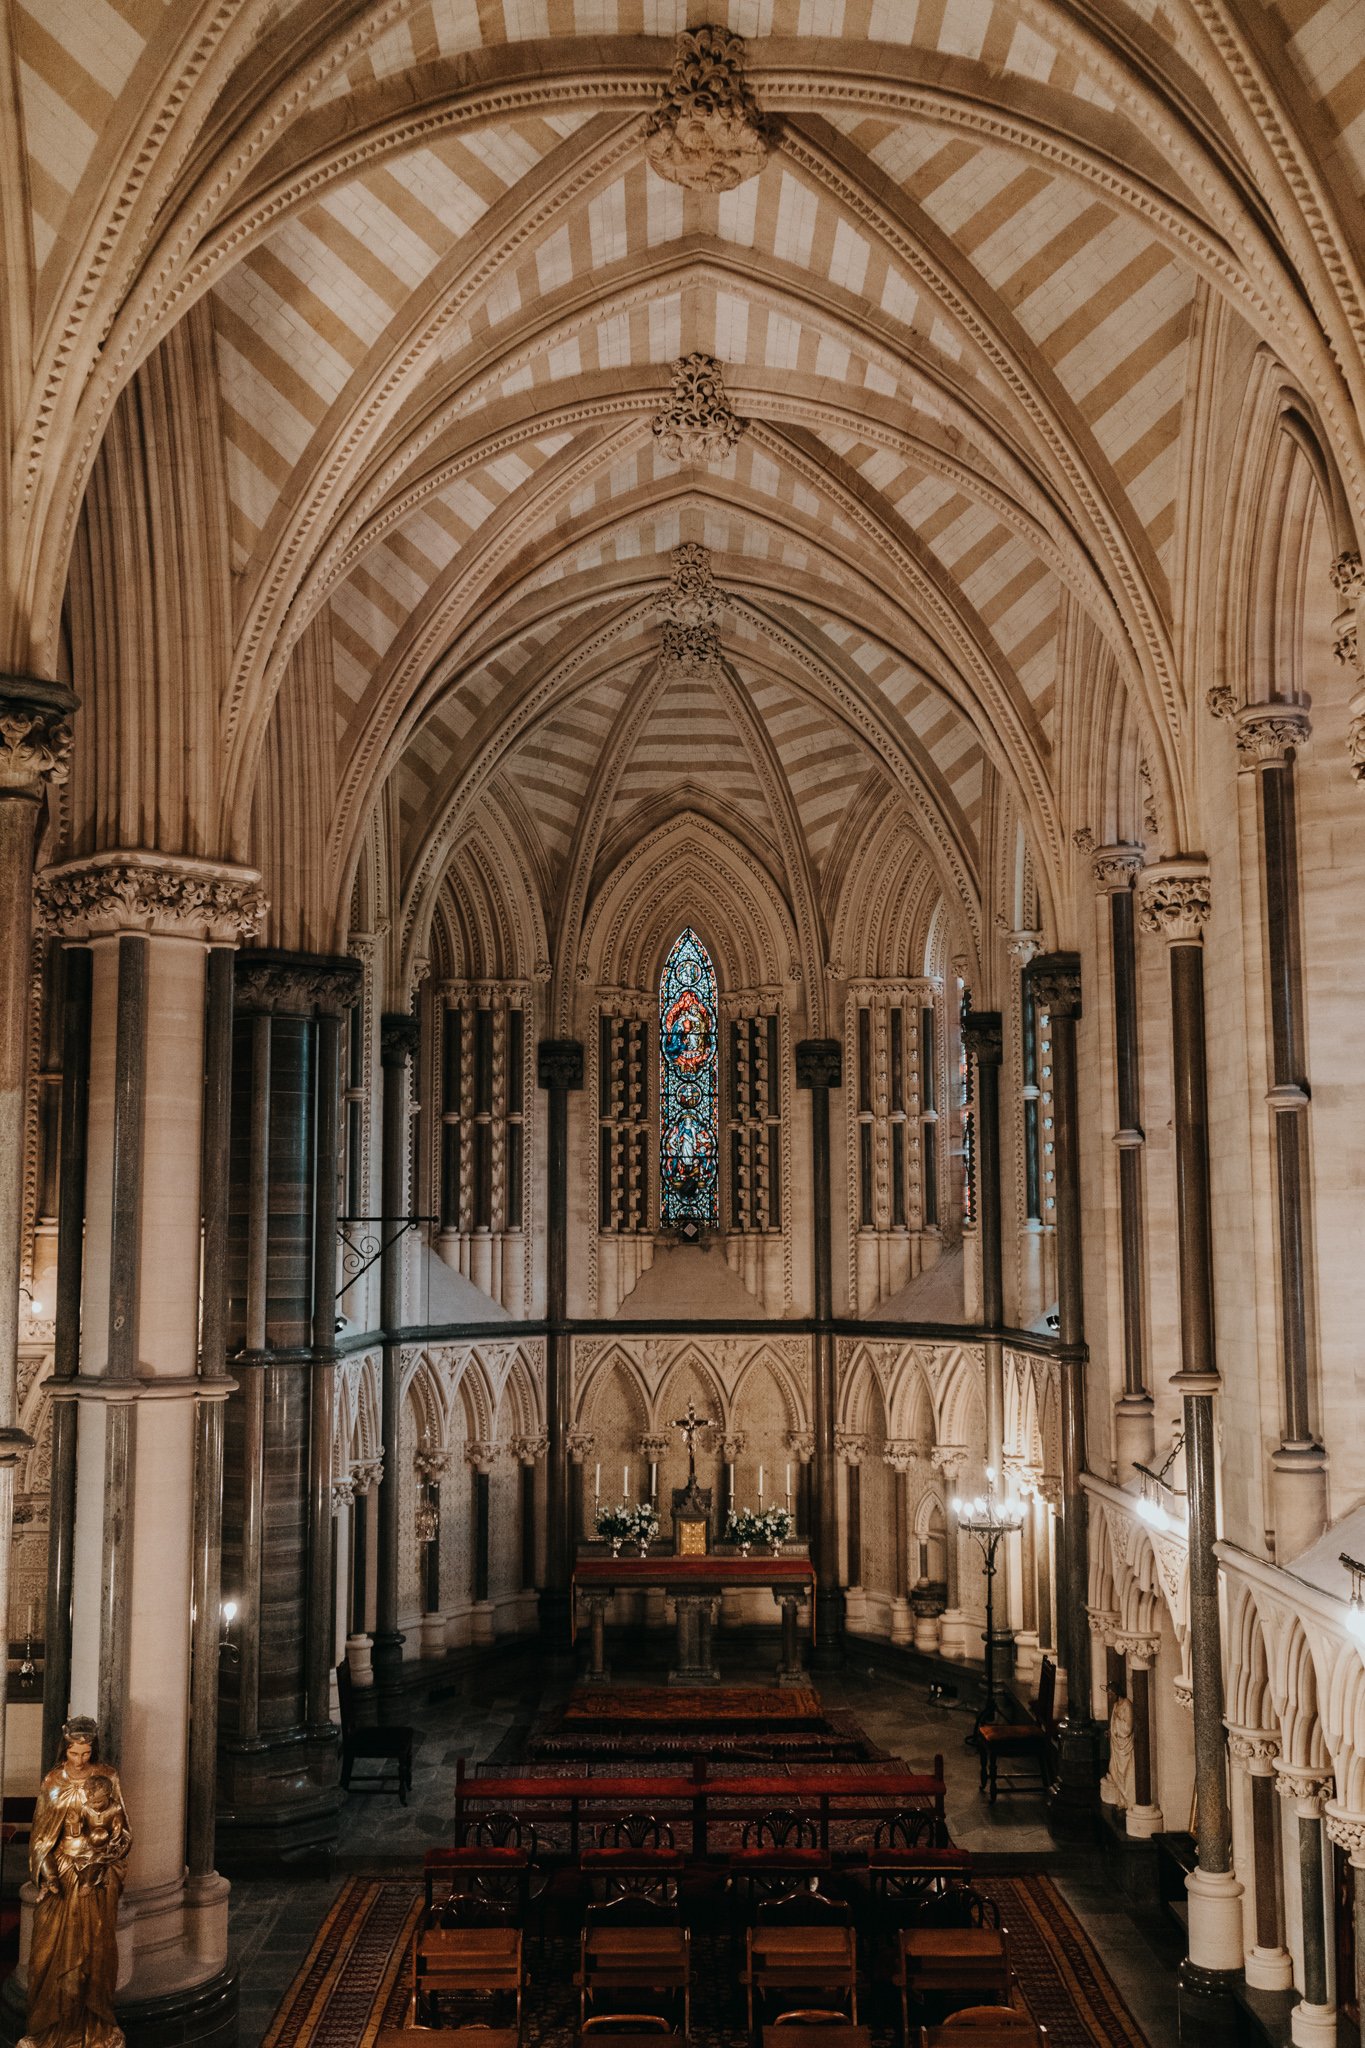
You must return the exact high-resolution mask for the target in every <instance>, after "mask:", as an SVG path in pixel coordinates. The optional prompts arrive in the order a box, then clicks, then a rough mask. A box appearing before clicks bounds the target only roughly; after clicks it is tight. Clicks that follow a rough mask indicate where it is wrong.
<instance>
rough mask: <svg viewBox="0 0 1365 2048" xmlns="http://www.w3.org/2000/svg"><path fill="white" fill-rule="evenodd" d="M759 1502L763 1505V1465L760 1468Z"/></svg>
mask: <svg viewBox="0 0 1365 2048" xmlns="http://www.w3.org/2000/svg"><path fill="white" fill-rule="evenodd" d="M758 1504H759V1506H760V1507H762V1505H763V1467H762V1466H761V1465H760V1466H759V1468H758Z"/></svg>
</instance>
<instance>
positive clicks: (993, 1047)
mask: <svg viewBox="0 0 1365 2048" xmlns="http://www.w3.org/2000/svg"><path fill="white" fill-rule="evenodd" d="M962 1043H963V1045H964V1046H965V1047H966V1050H967V1056H968V1058H969V1059H971V1060H972V1061H974V1063H975V1066H976V1122H975V1132H976V1204H977V1245H978V1249H979V1253H980V1259H981V1322H982V1327H983V1332H984V1335H983V1339H982V1348H983V1351H984V1354H985V1368H986V1463H987V1465H989V1466H990V1467H991V1469H992V1471H994V1473H995V1474H996V1476H997V1480H998V1478H999V1475H1000V1472H1001V1468H1002V1461H1003V1458H1004V1450H1005V1347H1004V1342H1003V1339H1002V1338H1001V1337H1000V1335H999V1331H1000V1327H1001V1324H1002V1323H1003V1322H1004V1318H1005V1289H1004V1261H1003V1258H1002V1255H1001V1238H1000V1063H1001V1060H1002V1058H1003V1057H1004V1027H1003V1025H1002V1023H1001V1018H1000V1012H999V1011H998V1010H969V1011H968V1012H967V1014H966V1016H965V1017H964V1018H963V1020H962ZM992 1333H994V1334H992Z"/></svg>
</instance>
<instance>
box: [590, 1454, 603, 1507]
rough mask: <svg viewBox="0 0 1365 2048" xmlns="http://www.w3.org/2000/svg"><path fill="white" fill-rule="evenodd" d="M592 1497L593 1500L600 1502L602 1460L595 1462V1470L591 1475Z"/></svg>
mask: <svg viewBox="0 0 1365 2048" xmlns="http://www.w3.org/2000/svg"><path fill="white" fill-rule="evenodd" d="M592 1497H593V1499H594V1500H601V1498H602V1460H601V1459H600V1458H599V1459H598V1461H597V1470H596V1471H595V1472H594V1473H593V1475H592Z"/></svg>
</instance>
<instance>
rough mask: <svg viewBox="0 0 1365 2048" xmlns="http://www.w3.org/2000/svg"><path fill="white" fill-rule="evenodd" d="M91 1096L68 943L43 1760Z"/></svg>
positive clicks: (85, 1016)
mask: <svg viewBox="0 0 1365 2048" xmlns="http://www.w3.org/2000/svg"><path fill="white" fill-rule="evenodd" d="M89 1099H90V952H89V948H88V947H85V946H68V947H67V949H66V956H65V960H64V963H63V986H62V1112H61V1116H62V1121H61V1139H60V1142H61V1182H60V1188H59V1192H58V1197H57V1309H56V1322H55V1328H54V1333H53V1347H52V1349H53V1355H52V1379H51V1382H50V1389H51V1395H50V1398H51V1401H52V1494H51V1506H50V1508H49V1514H48V1533H47V1629H46V1634H45V1637H44V1642H45V1646H46V1654H45V1658H44V1666H43V1764H44V1767H45V1768H46V1766H47V1765H48V1764H49V1763H50V1762H51V1760H52V1758H53V1757H55V1756H56V1754H57V1738H58V1736H59V1735H60V1733H61V1728H62V1723H63V1721H64V1720H65V1719H66V1716H67V1711H68V1707H69V1703H70V1696H71V1588H72V1570H71V1546H72V1540H73V1538H74V1536H75V1533H76V1403H75V1400H74V1398H72V1393H73V1392H74V1390H73V1389H72V1388H71V1382H72V1381H73V1380H74V1379H75V1377H76V1375H77V1373H78V1372H79V1371H80V1359H81V1275H82V1270H83V1264H84V1257H85V1161H86V1113H87V1109H88V1106H89Z"/></svg>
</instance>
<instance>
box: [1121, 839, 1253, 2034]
mask: <svg viewBox="0 0 1365 2048" xmlns="http://www.w3.org/2000/svg"><path fill="white" fill-rule="evenodd" d="M1139 918H1140V922H1141V925H1142V929H1143V930H1144V931H1146V932H1151V933H1154V934H1156V935H1157V936H1158V937H1160V938H1162V939H1164V940H1165V942H1166V944H1167V945H1168V947H1169V948H1170V974H1171V1064H1172V1078H1173V1084H1174V1085H1173V1097H1174V1119H1173V1121H1174V1126H1175V1178H1176V1233H1177V1247H1178V1254H1179V1259H1178V1264H1179V1296H1180V1359H1181V1365H1180V1371H1179V1372H1178V1373H1177V1374H1176V1375H1175V1377H1174V1379H1173V1381H1172V1385H1173V1386H1175V1387H1176V1388H1177V1389H1178V1391H1179V1392H1180V1394H1181V1396H1182V1399H1183V1402H1184V1428H1185V1476H1186V1493H1187V1498H1188V1504H1189V1506H1188V1514H1189V1558H1190V1564H1189V1573H1190V1577H1189V1588H1190V1590H1189V1608H1190V1664H1191V1673H1192V1680H1193V1714H1194V1771H1195V1794H1196V1799H1197V1802H1198V1814H1197V1826H1196V1842H1197V1846H1198V1854H1199V1862H1198V1868H1197V1869H1196V1870H1195V1871H1194V1872H1193V1873H1192V1874H1191V1876H1190V1879H1189V1885H1188V1890H1189V1915H1190V1919H1189V1926H1190V1952H1189V1956H1188V1957H1187V1959H1186V1962H1185V1964H1184V1965H1183V1967H1182V1970H1181V2011H1182V2027H1184V2026H1185V2025H1186V2022H1187V2021H1188V2026H1189V2027H1190V2028H1191V2029H1192V2028H1195V2027H1206V2028H1207V2029H1209V2031H1211V2032H1213V2033H1216V2032H1217V2031H1218V2030H1219V2029H1220V2028H1226V2027H1227V2026H1228V2025H1229V2024H1230V2023H1231V2021H1230V2006H1231V1999H1230V1992H1231V1987H1232V1985H1233V1983H1234V1982H1235V1981H1236V1978H1237V1977H1238V1976H1239V1975H1240V1973H1241V1968H1242V1955H1243V1944H1242V1904H1241V1894H1242V1887H1241V1885H1240V1884H1239V1883H1238V1882H1237V1880H1236V1878H1235V1877H1234V1876H1233V1875H1232V1869H1231V1863H1232V1838H1231V1828H1230V1823H1229V1814H1228V1793H1227V1754H1226V1741H1225V1734H1224V1728H1223V1657H1222V1644H1221V1640H1220V1635H1221V1631H1220V1625H1219V1617H1218V1558H1217V1554H1216V1552H1215V1549H1214V1545H1215V1544H1216V1543H1217V1541H1218V1499H1217V1458H1216V1453H1215V1449H1214V1415H1213V1403H1214V1397H1215V1395H1216V1393H1217V1391H1218V1386H1219V1379H1218V1370H1217V1359H1216V1351H1215V1345H1214V1320H1213V1226H1212V1217H1211V1212H1210V1207H1209V1139H1208V1083H1207V1071H1206V1049H1205V1027H1204V950H1203V933H1204V927H1205V925H1206V924H1207V923H1208V919H1209V879H1208V869H1207V866H1206V865H1205V863H1204V862H1202V861H1196V860H1178V861H1163V862H1161V863H1160V864H1158V865H1157V866H1155V867H1150V868H1148V869H1147V870H1146V871H1145V872H1144V874H1143V876H1142V880H1141V885H1140V895H1139Z"/></svg>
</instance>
